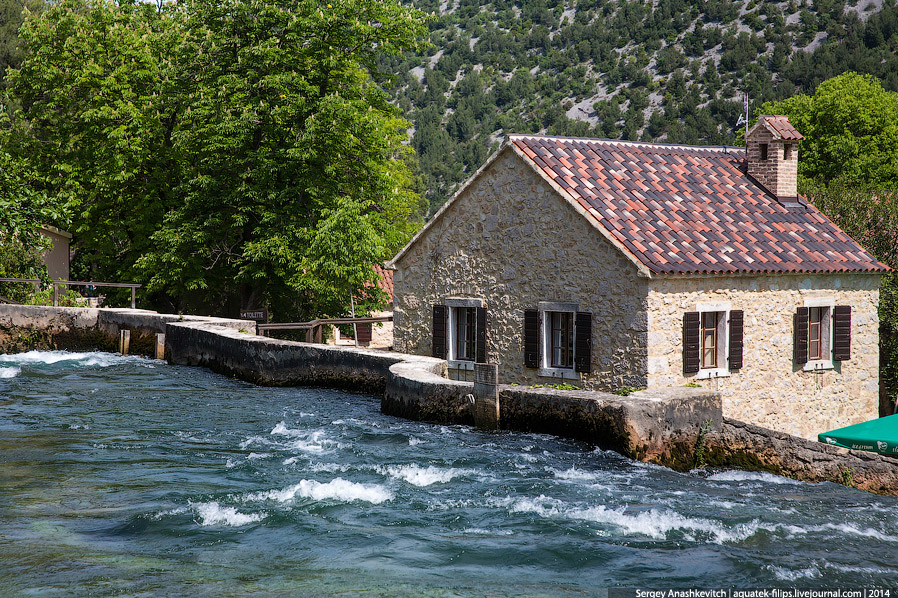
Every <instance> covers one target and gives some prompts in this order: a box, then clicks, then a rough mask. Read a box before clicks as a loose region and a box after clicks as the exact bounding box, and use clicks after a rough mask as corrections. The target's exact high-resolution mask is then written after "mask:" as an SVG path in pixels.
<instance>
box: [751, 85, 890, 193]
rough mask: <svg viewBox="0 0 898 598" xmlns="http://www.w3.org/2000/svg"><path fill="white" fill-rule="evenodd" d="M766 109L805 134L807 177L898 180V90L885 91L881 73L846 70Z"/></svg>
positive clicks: (877, 182) (802, 171)
mask: <svg viewBox="0 0 898 598" xmlns="http://www.w3.org/2000/svg"><path fill="white" fill-rule="evenodd" d="M761 112H762V113H764V114H785V115H786V116H788V117H789V120H790V121H791V122H792V124H793V125H795V127H796V128H797V129H798V130H799V131H801V133H802V135H804V136H805V138H806V140H805V141H803V142H802V143H801V161H800V162H799V163H798V169H799V170H798V174H799V176H800V177H801V178H802V179H803V180H804V181H817V182H823V183H829V182H830V181H834V180H836V179H839V178H844V179H846V180H847V181H849V182H851V183H853V184H855V185H874V186H884V185H885V186H892V188H894V185H895V184H896V183H898V92H894V91H886V90H884V89H883V88H882V85H881V84H880V82H879V81H878V80H877V79H876V78H875V77H873V76H871V75H859V74H857V73H852V72H849V73H845V74H842V75H839V76H837V77H833V78H832V79H828V80H826V81H824V82H823V83H821V84H820V85H819V87H817V90H816V91H815V92H814V94H813V95H804V94H799V95H796V96H793V97H791V98H789V99H787V100H783V101H781V102H768V103H765V104H764V105H763V106H762V107H761Z"/></svg>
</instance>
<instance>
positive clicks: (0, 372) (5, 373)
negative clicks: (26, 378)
mask: <svg viewBox="0 0 898 598" xmlns="http://www.w3.org/2000/svg"><path fill="white" fill-rule="evenodd" d="M21 372H22V368H16V367H12V368H0V378H15V377H16V376H18V375H19V374H20V373H21Z"/></svg>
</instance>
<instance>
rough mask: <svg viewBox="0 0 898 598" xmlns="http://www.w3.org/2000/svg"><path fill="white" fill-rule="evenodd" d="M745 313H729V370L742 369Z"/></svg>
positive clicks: (740, 311)
mask: <svg viewBox="0 0 898 598" xmlns="http://www.w3.org/2000/svg"><path fill="white" fill-rule="evenodd" d="M744 321H745V313H744V312H743V311H742V310H741V309H734V310H732V311H731V312H730V369H731V370H741V369H742V333H743V323H744Z"/></svg>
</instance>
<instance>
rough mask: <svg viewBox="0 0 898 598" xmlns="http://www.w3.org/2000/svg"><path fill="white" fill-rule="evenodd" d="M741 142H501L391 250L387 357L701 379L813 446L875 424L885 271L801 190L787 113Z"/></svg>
mask: <svg viewBox="0 0 898 598" xmlns="http://www.w3.org/2000/svg"><path fill="white" fill-rule="evenodd" d="M747 139H748V144H747V145H748V148H747V152H746V149H745V148H735V147H692V146H682V145H665V144H651V143H636V142H627V141H609V140H593V139H569V138H557V137H544V136H533V135H512V136H510V137H509V138H508V139H507V140H506V142H505V143H504V144H503V145H502V147H501V148H500V149H499V150H498V151H497V152H496V153H495V154H494V155H493V156H492V157H491V158H490V159H489V160H488V161H487V163H486V164H485V165H484V166H483V167H482V168H481V169H480V170H478V171H477V172H476V173H475V174H474V175H473V176H472V177H471V179H470V180H469V181H467V183H466V184H465V185H464V186H463V187H462V188H461V189H460V190H459V192H458V193H457V194H456V195H455V196H454V197H453V198H452V199H451V200H450V201H449V202H448V203H447V204H446V205H445V206H443V208H442V209H441V210H440V211H439V212H438V213H437V214H436V215H435V216H434V218H433V219H432V220H431V221H430V222H429V223H428V224H427V225H426V226H425V227H424V228H423V229H422V230H421V231H420V232H419V233H418V234H417V235H416V236H415V237H414V238H413V239H412V240H411V241H410V242H409V243H408V245H406V247H405V248H403V249H402V251H400V252H399V254H397V255H396V257H395V258H394V259H393V260H392V262H391V266H392V267H393V268H394V269H395V272H394V323H395V332H394V346H395V348H396V350H398V351H403V352H407V353H414V354H420V355H432V356H436V357H441V358H444V359H447V360H448V365H449V374H450V377H453V378H456V379H468V380H470V379H471V378H470V376H471V370H472V369H473V363H474V362H475V361H478V362H483V361H488V362H491V363H498V364H499V372H500V381H501V382H502V383H517V384H526V385H536V384H544V385H548V384H558V383H567V384H572V385H576V386H578V387H580V388H588V389H599V390H618V389H622V388H624V387H633V388H642V387H658V386H675V385H683V384H687V383H696V384H700V385H702V386H704V387H706V388H710V389H715V390H718V391H719V392H720V393H721V396H722V401H723V412H724V415H725V416H726V417H731V418H734V419H739V420H743V421H746V422H750V423H753V424H757V425H761V426H765V427H767V428H772V429H775V430H780V431H784V432H787V433H790V434H794V435H798V436H803V437H807V438H814V437H815V435H816V434H817V433H819V432H822V431H825V430H830V429H833V428H838V427H841V426H845V425H849V424H853V423H857V422H860V421H864V420H867V419H870V418H873V417H876V416H877V414H878V376H879V363H878V360H879V353H878V317H877V306H878V303H879V281H880V276H881V274H883V273H884V272H886V271H887V270H888V268H887V267H886V266H885V265H883V264H882V263H880V262H878V261H876V259H874V258H873V257H872V256H871V255H870V254H869V253H868V252H867V251H865V250H864V249H863V248H862V247H861V246H859V245H858V244H857V243H856V242H855V241H853V240H852V239H851V238H850V237H848V235H846V234H845V233H844V232H843V231H841V230H840V229H839V228H838V227H837V226H835V225H834V224H833V223H832V222H831V221H830V220H829V219H828V218H826V216H824V215H823V214H821V213H820V212H819V211H818V210H817V209H816V208H814V206H813V205H811V204H809V203H807V202H806V201H805V200H804V199H803V198H801V197H800V196H798V194H797V187H796V160H797V144H798V142H799V141H800V140H801V139H803V137H802V136H801V135H800V134H799V133H798V131H796V130H795V129H794V128H793V127H792V125H791V124H790V123H789V121H788V120H787V119H786V118H785V117H782V116H762V117H761V118H760V119H759V121H758V123H757V124H756V125H755V126H754V127H753V128H752V129H751V131H749V133H748V136H747Z"/></svg>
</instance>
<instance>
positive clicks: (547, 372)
mask: <svg viewBox="0 0 898 598" xmlns="http://www.w3.org/2000/svg"><path fill="white" fill-rule="evenodd" d="M536 375H537V376H542V377H544V378H563V379H565V380H579V379H580V374H578V373H577V372H575V371H574V368H539V369H538V370H537V372H536Z"/></svg>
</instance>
